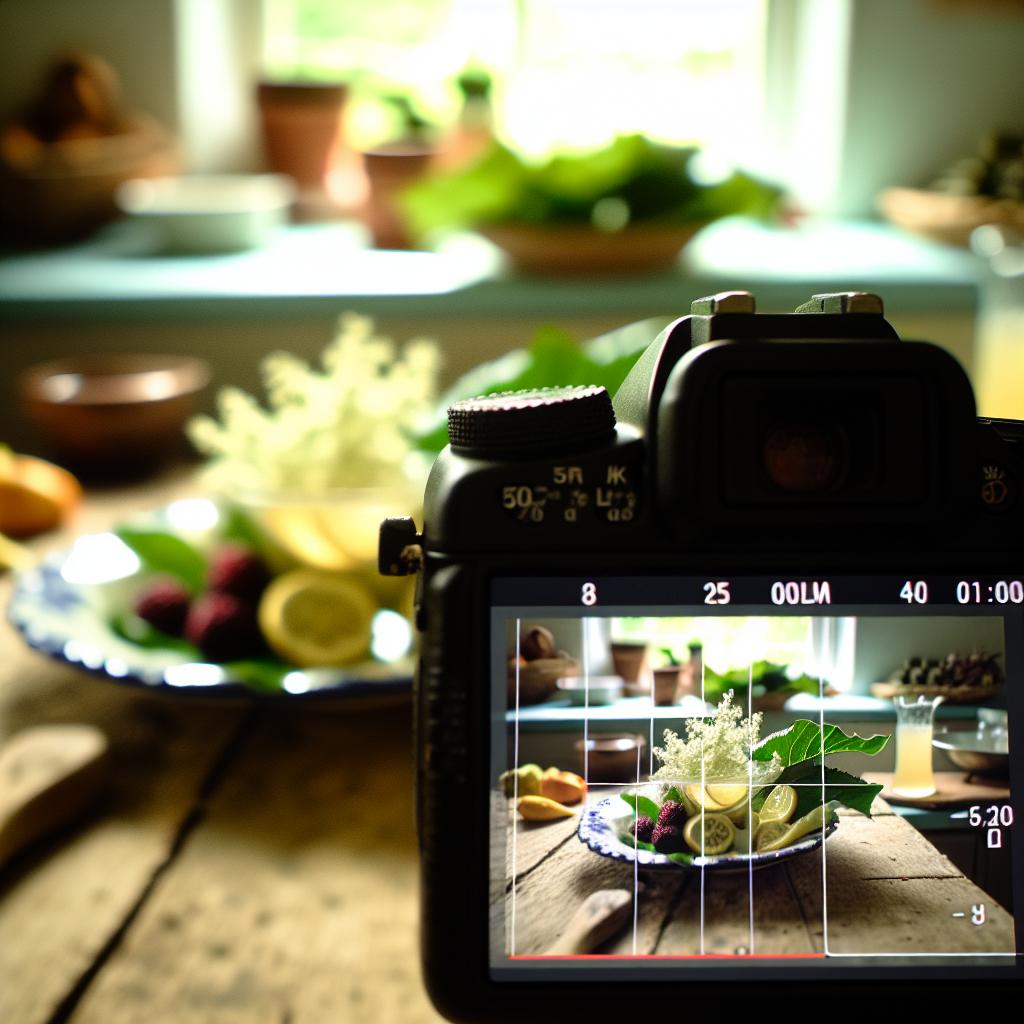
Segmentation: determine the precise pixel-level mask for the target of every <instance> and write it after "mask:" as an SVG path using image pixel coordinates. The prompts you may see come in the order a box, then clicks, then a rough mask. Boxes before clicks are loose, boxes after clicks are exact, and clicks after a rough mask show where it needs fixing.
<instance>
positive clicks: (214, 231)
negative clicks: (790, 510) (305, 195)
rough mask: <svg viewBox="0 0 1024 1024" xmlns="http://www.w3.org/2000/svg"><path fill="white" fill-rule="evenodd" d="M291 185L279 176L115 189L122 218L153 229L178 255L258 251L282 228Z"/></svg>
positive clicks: (187, 179)
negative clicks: (133, 220) (122, 212)
mask: <svg viewBox="0 0 1024 1024" xmlns="http://www.w3.org/2000/svg"><path fill="white" fill-rule="evenodd" d="M294 198H295V186H294V185H293V184H292V181H291V179H290V178H286V177H285V176H284V175H281V174H195V175H186V176H183V177H176V178H134V179H132V180H131V181H126V182H125V183H124V184H123V185H120V186H119V187H118V189H117V193H116V200H117V205H118V206H119V207H120V208H121V210H123V211H124V212H125V213H127V214H129V215H130V216H132V217H135V218H136V219H138V220H140V221H145V222H148V223H150V224H152V225H154V226H155V227H156V228H157V229H158V230H159V233H160V236H161V240H162V242H163V247H164V249H165V250H167V251H170V252H177V253H210V252H232V251H238V250H241V249H257V248H259V247H260V246H262V245H263V244H264V243H265V242H266V241H267V239H268V238H269V237H270V235H271V234H272V233H273V232H274V231H275V230H276V229H277V228H279V227H280V226H281V225H283V224H284V223H285V221H286V220H287V217H288V208H289V206H290V205H291V203H292V201H293V200H294Z"/></svg>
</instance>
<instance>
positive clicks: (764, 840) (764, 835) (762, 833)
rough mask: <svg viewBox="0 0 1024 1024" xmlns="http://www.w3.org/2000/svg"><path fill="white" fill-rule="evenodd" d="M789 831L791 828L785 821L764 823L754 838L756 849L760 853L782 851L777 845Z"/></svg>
mask: <svg viewBox="0 0 1024 1024" xmlns="http://www.w3.org/2000/svg"><path fill="white" fill-rule="evenodd" d="M788 829H789V826H788V825H787V824H786V823H785V822H784V821H762V822H761V825H760V827H759V828H758V830H757V833H756V834H755V836H754V849H755V850H756V851H757V852H758V853H766V852H768V851H769V850H778V849H780V847H778V846H776V845H775V843H776V842H777V841H778V840H779V839H781V838H782V836H784V835H785V834H786V832H787V831H788Z"/></svg>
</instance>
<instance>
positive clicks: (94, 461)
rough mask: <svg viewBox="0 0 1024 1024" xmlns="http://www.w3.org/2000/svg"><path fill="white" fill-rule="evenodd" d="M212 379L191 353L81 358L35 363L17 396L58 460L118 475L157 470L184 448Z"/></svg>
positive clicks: (22, 378) (81, 467)
mask: <svg viewBox="0 0 1024 1024" xmlns="http://www.w3.org/2000/svg"><path fill="white" fill-rule="evenodd" d="M209 380H210V368H209V365H208V364H207V363H206V362H204V361H203V360H202V359H195V358H193V357H191V356H167V355H142V354H110V355H84V356H71V357H68V358H65V359H56V360H53V361H52V362H47V363H40V364H37V365H36V366H33V367H30V368H29V369H28V370H26V371H25V372H24V373H22V374H21V375H20V377H19V378H18V393H19V395H20V398H21V402H22V407H23V408H24V410H25V413H26V414H27V416H28V417H29V419H30V420H31V421H32V423H33V424H34V425H35V426H36V428H37V429H38V431H39V433H40V434H41V435H42V437H43V438H44V440H45V441H46V443H47V444H48V445H49V446H50V448H52V449H53V452H54V454H55V455H56V456H57V457H58V458H59V459H60V460H61V461H63V462H65V463H67V464H68V465H70V466H72V467H75V468H78V469H80V470H81V469H84V470H87V471H102V472H104V473H106V474H113V475H118V474H119V473H121V472H126V473H127V472H136V471H140V470H145V469H149V468H156V466H158V465H159V463H160V462H161V461H163V460H164V459H165V458H166V457H167V456H168V455H169V454H171V453H172V452H174V451H175V450H178V451H180V450H181V448H182V446H183V442H184V434H183V429H182V428H183V426H184V424H185V420H186V419H187V418H188V417H189V415H190V414H191V413H192V411H193V409H194V406H195V401H196V397H197V395H198V394H199V392H200V391H202V390H203V388H204V387H206V385H207V383H208V382H209Z"/></svg>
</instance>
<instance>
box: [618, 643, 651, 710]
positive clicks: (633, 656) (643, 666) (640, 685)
mask: <svg viewBox="0 0 1024 1024" xmlns="http://www.w3.org/2000/svg"><path fill="white" fill-rule="evenodd" d="M611 651H612V664H613V665H614V666H615V674H616V675H619V676H622V681H623V683H625V690H626V693H627V695H628V696H631V697H640V696H646V695H647V694H649V693H650V692H651V676H650V671H649V669H648V667H647V644H646V643H644V642H643V641H639V642H630V641H626V640H615V641H612V644H611Z"/></svg>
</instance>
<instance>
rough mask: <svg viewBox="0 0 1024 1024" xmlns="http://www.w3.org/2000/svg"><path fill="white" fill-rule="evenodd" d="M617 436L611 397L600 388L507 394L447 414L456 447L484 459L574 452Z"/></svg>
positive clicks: (463, 405) (486, 397) (467, 401)
mask: <svg viewBox="0 0 1024 1024" xmlns="http://www.w3.org/2000/svg"><path fill="white" fill-rule="evenodd" d="M614 432H615V413H614V411H613V410H612V400H611V396H610V395H609V394H608V391H607V389H606V388H603V387H596V386H583V387H565V388H538V389H535V390H529V391H505V392H502V393H501V394H497V395H484V396H482V397H480V398H467V399H463V400H462V401H460V402H456V403H455V404H454V405H452V406H451V407H450V408H449V410H448V437H449V440H450V441H451V444H452V447H453V448H457V449H459V450H460V451H461V452H462V453H463V454H469V455H479V456H481V457H483V456H495V455H503V456H506V457H510V458H515V457H516V456H526V455H533V454H537V453H539V452H550V451H559V452H561V451H572V450H575V449H578V448H583V447H587V446H589V445H594V444H599V443H601V442H603V441H607V440H609V439H610V438H611V437H612V435H613V434H614Z"/></svg>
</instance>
